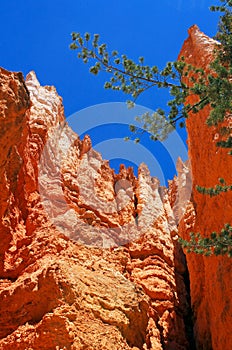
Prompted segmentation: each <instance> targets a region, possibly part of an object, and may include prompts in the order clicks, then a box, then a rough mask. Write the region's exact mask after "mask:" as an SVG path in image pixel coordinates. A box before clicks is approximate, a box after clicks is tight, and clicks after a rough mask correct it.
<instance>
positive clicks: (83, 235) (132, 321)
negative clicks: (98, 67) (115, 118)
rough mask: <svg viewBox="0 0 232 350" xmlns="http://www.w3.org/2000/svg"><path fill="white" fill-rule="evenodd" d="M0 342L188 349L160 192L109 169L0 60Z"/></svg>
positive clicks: (174, 251)
mask: <svg viewBox="0 0 232 350" xmlns="http://www.w3.org/2000/svg"><path fill="white" fill-rule="evenodd" d="M0 108H1V114H0V118H1V119H0V121H1V130H2V131H1V134H0V137H1V139H0V142H1V154H0V162H1V163H0V164H1V173H0V186H1V188H0V190H1V196H0V200H1V203H0V208H1V209H0V210H1V212H0V214H1V216H0V225H1V226H0V230H1V231H0V234H1V240H0V253H1V265H0V311H1V312H0V349H2V350H9V349H21V350H25V349H28V350H29V349H33V350H37V349H40V350H41V349H51V350H53V349H80V350H84V349H88V350H92V349H101V350H103V349H105V350H106V349H112V350H116V349H118V350H119V349H121V350H126V349H128V350H129V349H134V350H136V349H137V350H138V349H144V350H148V349H149V350H151V349H153V350H158V349H183V350H184V349H188V348H189V346H190V345H189V339H188V332H186V329H188V326H189V325H188V316H189V305H188V296H187V292H186V288H185V275H186V268H185V259H184V256H183V253H182V251H181V249H180V247H179V245H178V242H177V227H176V223H175V219H174V216H173V212H172V209H171V206H170V202H169V197H168V193H167V190H166V189H164V188H161V187H160V186H159V183H158V181H157V179H154V178H151V177H150V174H149V171H148V169H147V167H146V166H145V165H141V167H140V169H139V175H138V178H136V177H135V176H134V175H133V171H132V169H126V168H125V167H123V166H122V167H121V170H120V172H119V174H115V173H114V172H113V170H112V169H110V167H109V165H108V162H107V161H104V160H103V159H102V157H101V155H100V154H98V153H97V152H95V151H94V150H93V149H92V148H91V141H90V139H89V137H88V136H86V137H85V138H84V140H83V141H80V139H79V137H78V136H77V135H76V134H75V133H74V132H73V131H72V130H71V129H70V128H69V127H68V125H67V124H66V123H65V122H64V114H63V106H62V101H61V98H60V97H59V96H58V95H57V93H56V90H55V89H54V88H53V87H48V86H46V87H42V86H40V84H39V82H38V80H37V78H36V76H35V74H34V73H33V72H32V73H30V74H29V75H28V76H27V79H26V82H24V80H23V77H22V75H21V74H18V73H11V72H8V71H6V70H4V69H1V70H0Z"/></svg>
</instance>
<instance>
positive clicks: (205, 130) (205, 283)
mask: <svg viewBox="0 0 232 350" xmlns="http://www.w3.org/2000/svg"><path fill="white" fill-rule="evenodd" d="M215 44H216V42H215V40H213V39H211V38H209V37H207V36H206V35H205V34H204V33H202V32H201V31H200V30H199V29H198V27H197V26H193V27H191V28H190V29H189V37H188V39H187V40H186V41H185V42H184V45H183V47H182V50H181V52H180V56H179V57H181V56H184V57H185V61H186V62H187V63H190V64H192V65H194V66H196V67H199V68H203V69H204V70H205V71H210V67H209V64H210V62H212V60H213V58H214V48H215ZM194 98H195V97H194V96H193V97H192V101H190V102H193V101H194V100H193V99H194ZM209 113H210V109H209V107H205V108H204V109H203V110H202V111H200V112H199V113H197V114H193V113H190V115H189V118H188V119H187V121H186V125H187V131H188V148H189V159H190V161H191V167H192V182H193V185H192V186H193V187H192V188H193V189H192V191H193V192H192V203H191V204H190V205H189V208H188V211H187V214H186V215H185V218H184V220H183V221H182V223H181V225H180V234H181V235H182V236H183V237H184V238H187V239H189V233H190V232H195V233H197V232H200V233H201V234H202V235H203V236H204V237H209V236H210V234H211V233H212V232H214V231H216V232H220V231H221V229H222V228H223V226H224V224H225V223H230V224H231V218H232V193H231V192H227V193H221V194H220V195H218V196H216V197H210V196H207V195H203V194H200V193H199V192H198V191H197V190H196V185H199V186H203V187H214V186H215V185H216V184H218V183H219V178H224V179H225V181H226V183H227V184H230V183H231V174H232V159H231V156H229V155H228V150H226V149H223V148H220V147H217V146H216V142H217V141H219V140H220V137H221V136H220V128H221V126H222V125H218V126H217V127H215V126H212V127H209V126H208V125H206V119H207V118H208V116H209ZM231 122H232V119H231V118H230V117H228V118H227V120H226V122H225V123H224V124H223V126H227V127H230V125H231ZM187 263H188V268H189V274H190V288H191V299H192V308H193V313H194V323H195V326H194V328H195V337H196V342H197V346H198V349H214V350H221V349H226V350H229V349H231V348H232V333H231V324H232V304H231V300H232V278H231V277H232V264H231V259H230V258H228V257H226V256H225V257H222V256H221V257H220V256H218V257H215V256H211V257H204V256H201V255H196V254H193V253H191V254H187Z"/></svg>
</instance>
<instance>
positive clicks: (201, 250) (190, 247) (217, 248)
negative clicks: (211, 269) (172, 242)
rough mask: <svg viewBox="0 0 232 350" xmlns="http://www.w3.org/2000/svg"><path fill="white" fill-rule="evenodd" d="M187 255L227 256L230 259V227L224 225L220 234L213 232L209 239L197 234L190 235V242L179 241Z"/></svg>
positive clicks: (231, 238) (231, 241) (231, 243)
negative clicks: (192, 253)
mask: <svg viewBox="0 0 232 350" xmlns="http://www.w3.org/2000/svg"><path fill="white" fill-rule="evenodd" d="M179 240H180V243H181V244H182V246H183V247H184V248H186V250H187V252H188V253H191V252H194V253H197V254H203V255H205V256H210V255H212V254H214V255H228V256H229V257H230V258H231V257H232V227H231V226H230V225H229V224H225V225H224V228H223V229H222V230H221V232H220V233H217V232H213V233H211V235H210V237H209V238H207V237H206V238H205V237H202V236H201V235H200V234H199V233H198V234H194V233H191V234H190V240H189V241H187V240H184V239H182V238H180V239H179Z"/></svg>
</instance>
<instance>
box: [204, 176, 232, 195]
mask: <svg viewBox="0 0 232 350" xmlns="http://www.w3.org/2000/svg"><path fill="white" fill-rule="evenodd" d="M219 182H220V184H217V185H216V186H215V187H209V188H206V187H201V186H197V191H198V192H199V193H202V194H208V195H209V196H210V197H214V196H217V195H219V194H220V193H221V192H228V191H231V190H232V185H226V183H225V180H224V179H222V178H221V179H219Z"/></svg>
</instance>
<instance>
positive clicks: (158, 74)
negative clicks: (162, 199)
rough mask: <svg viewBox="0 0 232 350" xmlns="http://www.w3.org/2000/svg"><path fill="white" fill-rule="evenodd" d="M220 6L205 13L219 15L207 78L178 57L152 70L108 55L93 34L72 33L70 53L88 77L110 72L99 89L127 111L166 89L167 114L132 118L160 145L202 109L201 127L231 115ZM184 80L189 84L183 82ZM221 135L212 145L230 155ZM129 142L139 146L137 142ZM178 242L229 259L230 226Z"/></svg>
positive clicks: (230, 34) (228, 53) (229, 31)
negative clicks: (117, 97)
mask: <svg viewBox="0 0 232 350" xmlns="http://www.w3.org/2000/svg"><path fill="white" fill-rule="evenodd" d="M220 2H221V6H211V11H220V12H221V14H222V15H221V17H220V21H219V25H218V32H217V34H216V37H215V39H217V40H218V44H217V45H215V46H216V47H215V59H214V61H213V62H212V63H211V65H210V71H211V73H210V74H209V73H207V72H205V71H204V70H203V69H200V68H198V67H193V66H191V65H189V64H186V62H185V61H184V58H181V59H180V60H179V61H175V62H168V63H167V64H166V66H165V67H164V68H163V69H159V68H158V67H157V66H156V65H154V66H151V67H150V66H148V65H146V64H145V63H144V62H145V60H144V58H143V57H139V59H138V62H136V61H134V60H132V59H130V58H128V57H127V56H126V55H125V54H124V55H119V53H118V52H117V51H115V50H114V51H112V52H109V51H108V49H107V46H106V44H100V38H99V35H98V34H94V35H93V37H91V35H90V34H89V33H85V34H84V35H83V36H82V35H81V34H80V33H72V44H71V45H70V48H71V49H73V50H76V51H77V57H78V58H79V59H81V60H82V61H83V62H84V63H85V64H89V63H90V62H93V65H91V66H90V68H89V71H90V73H92V74H94V75H97V74H98V73H99V72H102V71H105V72H108V73H110V75H111V77H110V80H109V81H107V82H106V83H105V88H106V89H112V90H116V91H122V92H124V93H125V94H128V95H130V96H131V97H132V101H131V100H130V101H127V105H128V107H129V108H133V106H134V103H135V101H136V100H137V98H138V97H139V96H140V95H141V94H142V93H143V92H144V91H146V90H148V89H150V88H154V87H156V88H158V89H160V88H163V89H168V90H169V94H170V97H171V99H170V100H169V101H168V102H167V106H168V107H169V110H168V112H167V113H166V112H165V111H164V110H162V109H160V108H158V109H157V110H156V112H155V113H153V114H151V115H150V114H149V113H145V114H144V115H142V116H140V117H136V119H137V121H139V122H140V123H141V124H142V128H143V129H144V130H146V131H148V132H149V133H150V134H151V138H152V139H153V140H164V139H165V138H166V137H167V135H168V134H169V133H170V132H171V131H172V129H173V127H176V126H177V125H180V126H181V127H183V126H184V120H185V119H186V118H187V117H188V115H189V113H190V112H192V113H197V112H199V111H200V110H201V109H203V108H204V107H205V106H207V105H208V106H210V107H211V112H210V115H209V117H208V119H207V124H208V125H209V126H212V125H218V124H219V123H220V122H222V121H224V120H225V119H226V118H228V117H230V116H232V12H231V7H232V0H227V1H226V0H220ZM186 79H187V80H188V81H189V82H190V84H188V85H187V84H185V83H184V82H185V81H186ZM189 85H190V86H189ZM191 95H197V96H198V100H197V102H195V103H194V104H192V105H191V104H187V103H186V101H187V98H188V97H189V96H191ZM130 130H131V131H132V132H134V133H137V134H138V133H140V132H141V129H140V128H137V127H135V126H134V125H131V126H130ZM142 132H143V131H142ZM221 134H222V135H224V136H228V135H229V136H228V138H227V139H226V140H223V141H218V142H217V146H218V147H223V148H228V149H230V151H229V153H228V154H230V155H232V137H231V136H230V128H228V127H223V128H221ZM127 139H129V138H127ZM135 142H139V137H137V138H136V139H135ZM197 190H198V191H199V192H200V193H202V194H205V195H209V196H210V197H213V196H216V195H218V194H220V193H221V192H227V191H230V190H232V185H227V184H226V183H225V181H224V179H219V184H217V185H215V187H213V188H205V187H201V186H197ZM181 243H182V245H183V247H185V248H186V249H187V251H188V252H195V253H200V254H204V255H211V254H215V255H219V254H220V255H225V254H227V255H228V256H230V257H232V227H231V226H230V225H229V224H226V225H225V227H224V228H223V229H222V231H221V232H220V233H216V232H213V233H212V234H211V237H210V238H203V237H201V236H200V234H194V233H192V234H191V237H190V240H189V241H185V240H183V239H181Z"/></svg>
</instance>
